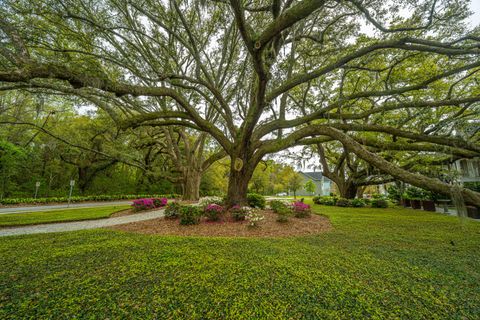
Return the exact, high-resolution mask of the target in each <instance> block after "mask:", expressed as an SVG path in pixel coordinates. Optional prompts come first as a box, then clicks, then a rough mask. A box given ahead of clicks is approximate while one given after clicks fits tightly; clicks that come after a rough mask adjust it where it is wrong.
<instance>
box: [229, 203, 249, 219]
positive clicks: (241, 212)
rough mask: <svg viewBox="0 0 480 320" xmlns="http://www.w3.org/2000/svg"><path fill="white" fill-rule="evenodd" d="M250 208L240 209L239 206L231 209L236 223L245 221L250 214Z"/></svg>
mask: <svg viewBox="0 0 480 320" xmlns="http://www.w3.org/2000/svg"><path fill="white" fill-rule="evenodd" d="M248 209H250V208H248V207H240V206H239V205H236V206H233V207H231V208H230V215H231V216H232V219H233V220H235V221H244V220H245V217H246V216H247V213H248Z"/></svg>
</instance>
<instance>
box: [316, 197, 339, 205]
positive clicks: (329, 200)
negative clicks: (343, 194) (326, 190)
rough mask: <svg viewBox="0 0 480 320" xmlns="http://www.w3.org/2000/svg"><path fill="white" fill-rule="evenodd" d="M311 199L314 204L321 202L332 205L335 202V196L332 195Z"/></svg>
mask: <svg viewBox="0 0 480 320" xmlns="http://www.w3.org/2000/svg"><path fill="white" fill-rule="evenodd" d="M313 199H314V201H313V202H314V203H315V204H323V205H325V206H334V205H335V203H336V202H337V198H336V197H332V196H319V197H314V198H313Z"/></svg>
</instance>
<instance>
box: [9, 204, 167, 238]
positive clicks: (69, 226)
mask: <svg viewBox="0 0 480 320" xmlns="http://www.w3.org/2000/svg"><path fill="white" fill-rule="evenodd" d="M162 216H163V209H160V210H155V211H149V212H145V213H136V214H132V215H127V216H121V217H114V218H106V219H96V220H85V221H73V222H61V223H48V224H38V225H30V226H23V227H13V228H1V229H0V237H5V236H17V235H22V234H35V233H50V232H65V231H77V230H85V229H96V228H103V227H110V226H115V225H119V224H124V223H131V222H137V221H145V220H151V219H156V218H160V217H162Z"/></svg>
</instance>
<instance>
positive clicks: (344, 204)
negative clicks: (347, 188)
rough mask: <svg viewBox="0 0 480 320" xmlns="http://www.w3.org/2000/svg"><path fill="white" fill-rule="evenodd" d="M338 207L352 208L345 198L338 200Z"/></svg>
mask: <svg viewBox="0 0 480 320" xmlns="http://www.w3.org/2000/svg"><path fill="white" fill-rule="evenodd" d="M335 205H336V206H337V207H349V206H350V200H348V199H345V198H340V199H338V200H337V202H336V203H335Z"/></svg>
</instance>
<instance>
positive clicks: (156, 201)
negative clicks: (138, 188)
mask: <svg viewBox="0 0 480 320" xmlns="http://www.w3.org/2000/svg"><path fill="white" fill-rule="evenodd" d="M167 202H168V200H167V198H143V199H136V200H133V203H132V207H133V209H134V210H135V211H142V210H148V209H154V208H160V207H164V206H166V205H167Z"/></svg>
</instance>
